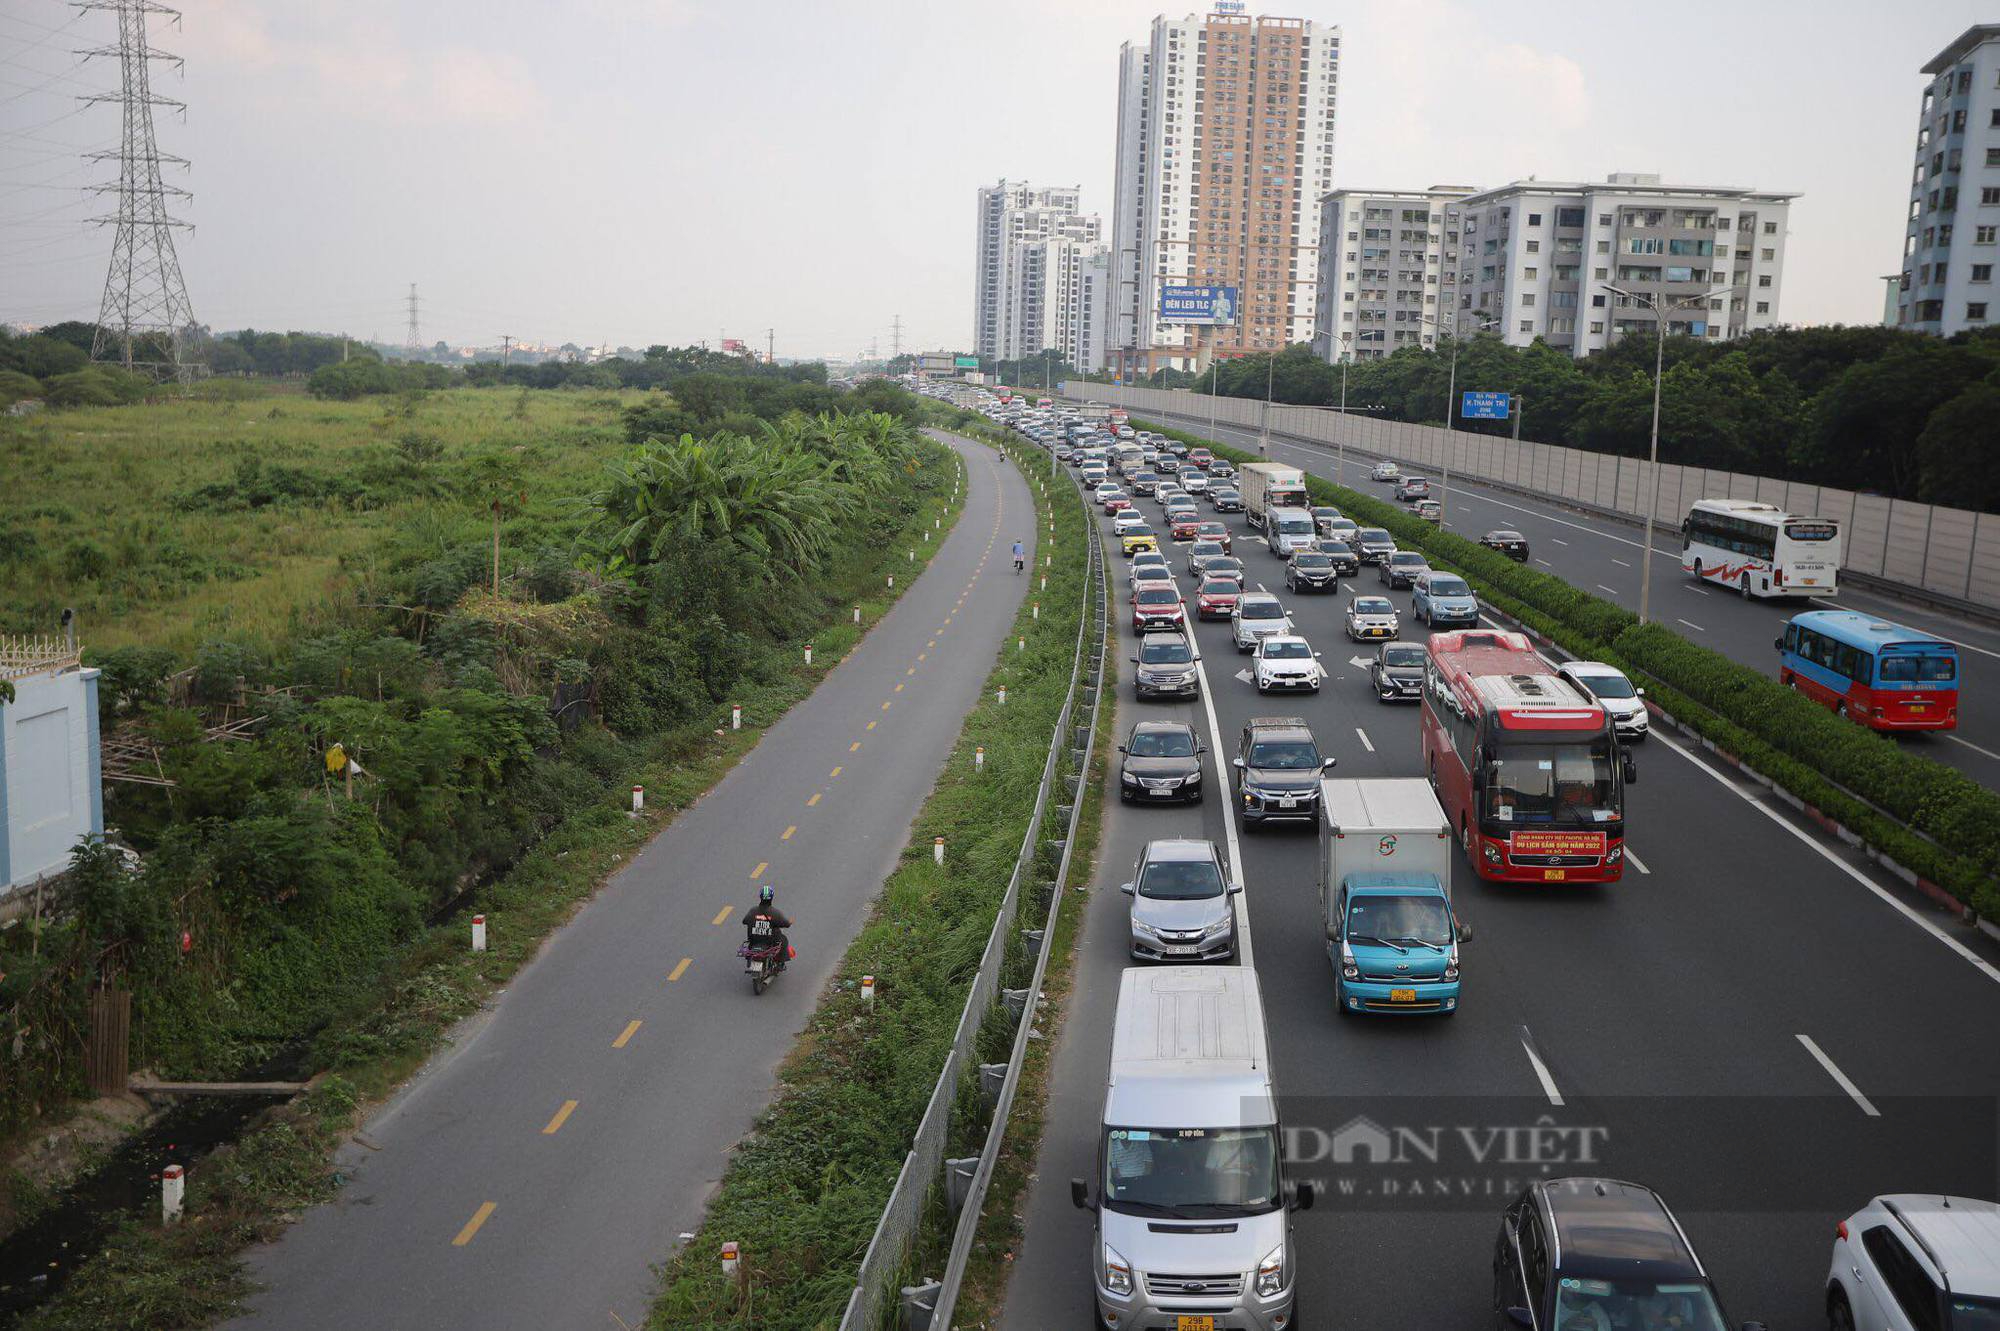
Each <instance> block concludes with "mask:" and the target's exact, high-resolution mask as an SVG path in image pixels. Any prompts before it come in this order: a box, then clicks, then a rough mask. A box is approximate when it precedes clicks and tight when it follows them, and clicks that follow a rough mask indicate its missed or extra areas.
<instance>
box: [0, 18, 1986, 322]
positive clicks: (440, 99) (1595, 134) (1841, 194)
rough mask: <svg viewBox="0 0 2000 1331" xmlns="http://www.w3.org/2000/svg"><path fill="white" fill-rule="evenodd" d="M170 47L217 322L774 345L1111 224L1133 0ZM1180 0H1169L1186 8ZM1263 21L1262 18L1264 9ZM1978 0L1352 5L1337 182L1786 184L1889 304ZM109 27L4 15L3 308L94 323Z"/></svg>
mask: <svg viewBox="0 0 2000 1331" xmlns="http://www.w3.org/2000/svg"><path fill="white" fill-rule="evenodd" d="M184 4H185V10H184V14H185V17H184V20H183V22H182V25H181V27H180V28H179V29H178V30H175V29H174V28H172V27H171V26H170V25H168V24H166V23H165V22H163V21H158V20H156V21H155V23H154V25H153V28H152V31H151V33H150V36H151V38H152V40H153V42H154V44H155V45H156V46H159V47H162V48H165V49H167V50H170V51H173V52H175V53H177V54H179V55H181V56H183V57H185V59H186V62H187V63H186V67H185V71H184V73H183V74H176V73H174V72H173V71H172V70H171V68H168V67H159V68H156V70H155V75H154V78H155V83H154V87H155V91H156V92H158V93H160V94H162V95H165V96H170V97H174V98H178V99H181V100H183V101H185V102H186V103H187V106H188V109H187V114H186V117H185V118H184V119H183V118H182V117H180V116H178V115H176V114H173V113H171V112H165V111H163V112H161V114H160V117H159V121H158V137H159V141H160V146H161V148H162V150H164V151H167V152H171V153H176V154H179V155H181V156H184V157H187V158H189V159H190V160H191V162H192V163H193V166H192V169H191V171H188V172H184V173H181V174H180V176H179V180H180V183H183V184H185V185H186V186H187V187H188V188H190V189H192V190H193V191H194V199H193V200H192V202H191V203H188V204H186V205H185V207H184V209H183V211H184V213H185V215H186V217H187V218H188V220H190V221H192V222H194V223H195V224H196V229H195V230H194V231H193V232H192V233H191V234H184V235H183V236H182V237H181V241H180V257H181V262H182V266H183V269H184V271H185V273H186V277H187V284H188V290H189V294H190V296H191V298H192V301H193V304H194V309H195V312H196V314H197V316H198V317H199V318H200V319H201V320H202V321H204V322H206V323H209V324H211V325H212V326H214V327H217V328H239V327H243V326H246V325H247V326H254V327H259V328H307V329H315V330H322V331H330V332H343V331H344V332H348V333H352V334H355V335H357V336H363V337H365V336H369V335H376V336H379V337H381V338H383V339H386V340H389V341H400V340H401V339H402V336H403V331H404V312H403V305H402V298H403V296H404V294H405V292H406V291H407V289H408V285H409V284H410V283H411V282H415V283H416V284H417V288H418V293H419V295H420V297H421V300H422V332H423V337H424V339H425V341H426V342H429V341H433V340H436V339H438V338H443V339H445V340H447V341H449V342H451V343H453V344H455V345H459V344H488V343H496V342H497V341H498V339H499V336H500V335H501V334H502V333H510V334H513V335H514V336H515V337H517V338H521V339H526V340H529V341H547V342H553V343H561V342H565V341H573V342H577V343H583V344H595V343H599V342H602V341H605V340H607V339H608V340H609V341H610V342H611V343H613V344H618V343H627V344H631V345H645V344H648V343H653V342H669V343H685V342H693V341H699V340H708V341H710V342H711V343H712V342H713V341H714V340H715V339H716V338H717V337H718V336H720V335H723V334H725V333H726V334H727V335H728V336H731V337H742V338H745V339H746V340H750V341H753V342H754V343H756V344H757V345H759V346H761V345H762V344H763V342H764V338H765V332H764V330H765V329H767V328H775V329H776V337H775V343H776V347H777V351H778V354H779V355H780V356H788V355H789V356H818V355H833V356H846V355H851V354H853V353H854V352H856V351H858V350H865V349H866V348H867V347H868V345H869V344H870V342H871V340H872V341H875V342H877V343H878V344H879V346H880V348H881V349H882V351H883V352H884V354H886V353H887V351H888V349H889V345H890V327H891V320H892V318H893V317H894V316H896V315H898V314H900V315H901V316H902V324H903V346H904V348H905V349H906V350H908V349H912V348H947V347H950V348H959V347H965V346H967V345H969V344H970V341H971V331H970V330H971V323H972V259H973V216H974V192H975V190H976V189H977V188H978V186H979V185H981V184H983V183H987V182H990V181H992V180H995V179H997V178H999V177H1001V176H1003V175H1004V176H1008V177H1012V178H1017V179H1019V178H1026V179H1029V180H1031V181H1034V182H1037V183H1052V184H1081V185H1082V186H1083V190H1084V200H1085V206H1086V207H1087V208H1091V209H1093V210H1099V211H1103V212H1104V213H1106V218H1105V220H1106V223H1107V225H1108V224H1109V221H1110V218H1109V216H1108V214H1109V207H1110V185H1111V165H1112V138H1113V132H1114V101H1115V91H1116V84H1117V65H1116V56H1117V49H1118V44H1119V43H1120V42H1121V41H1123V40H1127V39H1130V40H1134V41H1137V40H1141V39H1143V38H1144V36H1145V34H1146V32H1147V29H1148V24H1149V23H1150V21H1151V19H1152V17H1153V16H1154V14H1155V13H1157V12H1159V11H1158V10H1156V9H1153V8H1148V7H1145V6H1143V5H1139V4H1115V3H1109V2H1108V0H1008V2H1006V3H990V4H976V3H966V2H965V0H943V2H942V3H933V4H929V5H888V4H862V3H854V2H852V0H786V2H785V3H775V2H773V0H762V2H759V0H563V2H562V3H559V4H550V3H547V0H480V2H479V3H472V2H471V0H425V2H424V3H421V4H418V3H411V2H410V0H342V2H341V3H339V4H334V3H327V2H324V0H265V2H263V3H258V2H256V0H184ZM1188 8H1189V7H1187V6H1177V7H1175V8H1173V9H1172V10H1170V11H1169V12H1171V13H1174V14H1176V15H1179V14H1182V13H1186V12H1188ZM1256 9H1257V6H1256V5H1255V4H1254V3H1253V5H1252V10H1253V11H1255V10H1256ZM1987 9H1988V11H1989V12H1986V13H1984V14H1982V13H1981V12H1980V7H1979V6H1978V5H1976V4H1974V3H1970V0H1907V2H1905V3H1898V4H1887V3H1866V2H1864V0H1679V3H1675V4H1670V5H1665V6H1661V5H1639V4H1630V3H1605V2H1604V0H1597V2H1596V3H1589V2H1587V0H1361V2H1359V3H1345V4H1336V3H1311V4H1301V5H1280V6H1277V7H1275V8H1273V9H1271V10H1270V11H1268V12H1271V13H1274V14H1285V15H1292V16H1299V17H1305V18H1311V19H1315V20H1317V21H1320V22H1331V23H1338V24H1340V25H1341V26H1342V28H1343V30H1344V38H1343V47H1344V50H1343V58H1342V60H1341V66H1342V71H1343V79H1342V83H1341V88H1340V107H1339V118H1338V122H1337V134H1338V138H1337V144H1336V156H1335V159H1334V183H1335V185H1336V186H1344V185H1355V186H1361V187H1364V188H1407V187H1421V186H1425V185H1430V184H1434V183H1446V182H1450V183H1464V184H1475V185H1494V184H1499V183H1504V182H1505V181H1508V180H1512V179H1518V178H1522V177H1525V176H1529V175H1535V176H1539V177H1541V178H1542V179H1545V180H1549V179H1568V180H1573V179H1579V178H1583V179H1590V178H1601V177H1602V176H1604V175H1605V174H1606V173H1608V172H1611V171H1656V172H1659V173H1661V174H1662V175H1663V176H1664V178H1665V179H1666V181H1667V182H1669V183H1678V184H1727V185H1747V186H1754V187H1757V188H1761V189H1775V190H1796V191H1799V192H1800V193H1801V194H1803V196H1804V197H1803V198H1801V199H1799V200H1798V201H1797V203H1796V204H1794V206H1793V209H1792V217H1791V225H1792V235H1791V240H1790V245H1789V249H1788V251H1787V254H1788V260H1787V267H1786V272H1785V275H1784V290H1783V298H1782V306H1781V313H1782V314H1783V315H1784V316H1785V318H1786V319H1787V320H1788V321H1790V322H1794V323H1830V322H1873V321H1875V320H1877V319H1879V317H1880V312H1881V304H1882V286H1881V283H1880V281H1879V275H1880V274H1883V273H1886V272H1889V271H1891V270H1892V269H1893V268H1894V267H1895V264H1896V261H1897V256H1898V254H1899V251H1900V249H1901V243H1902V223H1901V219H1902V216H1903V213H1904V210H1905V207H1906V206H1907V205H1906V201H1907V199H1908V185H1909V172H1910V163H1911V161H1912V153H1913V150H1914V135H1915V130H1916V109H1917V103H1918V98H1919V96H1920V92H1921V84H1922V78H1921V75H1920V74H1919V73H1918V70H1919V68H1920V67H1921V66H1922V65H1923V64H1924V62H1925V61H1927V60H1929V59H1930V58H1931V57H1932V56H1933V55H1935V54H1936V53H1937V52H1938V51H1939V50H1941V49H1942V48H1943V47H1944V46H1945V44H1946V43H1947V42H1949V41H1951V40H1952V39H1953V38H1955V37H1956V36H1958V34H1959V33H1961V32H1963V31H1964V30H1965V29H1966V28H1967V27H1969V26H1971V25H1972V24H1973V23H1975V22H1979V21H1981V20H1982V18H1983V19H1986V20H1992V19H1994V18H1995V17H1996V15H1995V14H1993V13H1992V12H1990V10H1991V6H1990V5H1988V6H1987ZM115 40H116V35H115V28H114V25H113V20H112V19H111V17H110V15H108V14H106V13H104V12H103V11H87V12H79V11H76V10H73V9H71V8H69V7H68V6H67V5H65V4H62V3H59V0H0V320H15V321H24V322H36V323H39V322H48V321H53V320H56V319H63V318H91V317H94V316H95V314H96V311H97V305H98V298H99V294H100V291H101V288H102V284H103V275H104V266H105V258H106V255H107V252H108V246H109V242H110V234H109V232H108V230H98V229H94V228H90V227H87V226H85V225H84V224H83V221H82V219H84V218H87V217H89V216H92V215H94V214H95V213H96V212H97V211H100V210H101V208H102V206H103V203H102V201H100V200H98V199H96V198H95V197H93V196H91V195H88V194H86V193H83V192H82V191H81V190H80V188H79V187H80V186H81V185H83V184H85V183H87V182H88V181H90V180H93V179H100V178H103V175H104V173H103V172H102V171H101V170H100V169H98V168H97V167H96V166H95V165H94V164H87V163H84V162H81V161H80V160H79V159H78V158H77V156H76V154H77V153H78V152H80V151H84V150H88V149H92V148H104V147H115V146H116V143H117V137H118V112H117V110H116V108H115V107H110V106H102V107H96V108H88V107H84V106H82V105H81V104H80V103H79V102H77V100H76V98H77V97H78V95H79V94H87V93H89V92H92V91H103V90H106V89H112V90H115V88H116V78H117V66H116V63H115V62H112V61H104V60H92V61H88V62H85V63H82V64H80V65H79V64H78V63H77V60H76V57H75V56H74V55H73V54H72V52H73V50H74V49H75V48H78V47H83V46H89V45H94V44H98V43H102V42H111V41H115Z"/></svg>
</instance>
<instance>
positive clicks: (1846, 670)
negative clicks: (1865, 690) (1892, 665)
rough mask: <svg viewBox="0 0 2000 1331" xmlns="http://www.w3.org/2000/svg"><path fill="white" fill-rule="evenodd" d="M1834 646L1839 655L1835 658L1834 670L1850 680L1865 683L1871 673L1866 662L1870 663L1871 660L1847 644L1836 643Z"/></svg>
mask: <svg viewBox="0 0 2000 1331" xmlns="http://www.w3.org/2000/svg"><path fill="white" fill-rule="evenodd" d="M1834 646H1835V650H1836V652H1837V653H1838V655H1837V656H1836V657H1835V658H1834V666H1833V668H1834V669H1835V670H1838V671H1839V672H1840V673H1841V674H1843V675H1845V676H1847V678H1849V679H1858V680H1864V681H1865V680H1866V679H1867V678H1868V673H1869V672H1868V666H1867V665H1866V664H1864V662H1868V660H1869V658H1868V657H1865V656H1863V655H1862V654H1861V653H1860V652H1859V651H1858V650H1856V649H1855V648H1853V647H1851V646H1849V645H1848V644H1847V643H1844V642H1842V643H1836V644H1835V645H1834Z"/></svg>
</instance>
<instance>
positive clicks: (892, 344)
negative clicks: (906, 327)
mask: <svg viewBox="0 0 2000 1331" xmlns="http://www.w3.org/2000/svg"><path fill="white" fill-rule="evenodd" d="M902 354H903V316H902V315H900V314H899V315H897V316H896V319H895V322H894V323H892V324H890V325H889V359H891V360H894V359H896V358H897V357H899V356H901V355H902Z"/></svg>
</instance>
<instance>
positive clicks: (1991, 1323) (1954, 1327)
mask: <svg viewBox="0 0 2000 1331" xmlns="http://www.w3.org/2000/svg"><path fill="white" fill-rule="evenodd" d="M1950 1297H1951V1331H2000V1299H1974V1298H1968V1297H1966V1296H1965V1295H1963V1294H1953V1295H1951V1296H1950Z"/></svg>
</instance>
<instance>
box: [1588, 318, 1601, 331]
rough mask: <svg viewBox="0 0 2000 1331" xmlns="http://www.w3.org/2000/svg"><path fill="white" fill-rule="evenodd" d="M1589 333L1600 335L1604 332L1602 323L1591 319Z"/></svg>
mask: <svg viewBox="0 0 2000 1331" xmlns="http://www.w3.org/2000/svg"><path fill="white" fill-rule="evenodd" d="M1590 331H1591V332H1593V333H1602V332H1603V331H1604V323H1603V321H1602V320H1600V319H1592V320H1591V321H1590Z"/></svg>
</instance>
